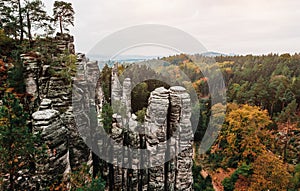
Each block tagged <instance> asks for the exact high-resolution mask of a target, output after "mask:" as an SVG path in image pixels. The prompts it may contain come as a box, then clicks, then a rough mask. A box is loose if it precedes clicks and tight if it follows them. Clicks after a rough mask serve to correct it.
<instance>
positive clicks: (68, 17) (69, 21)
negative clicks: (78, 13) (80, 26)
mask: <svg viewBox="0 0 300 191" xmlns="http://www.w3.org/2000/svg"><path fill="white" fill-rule="evenodd" d="M74 14H75V12H74V9H73V7H72V3H67V2H64V1H55V2H54V8H53V17H54V18H53V20H54V23H55V24H56V23H59V28H60V33H61V34H63V30H66V31H68V28H67V26H68V25H72V26H74Z"/></svg>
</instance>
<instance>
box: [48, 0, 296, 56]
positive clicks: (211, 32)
mask: <svg viewBox="0 0 300 191" xmlns="http://www.w3.org/2000/svg"><path fill="white" fill-rule="evenodd" d="M66 1H68V2H72V4H73V7H74V9H75V12H76V15H75V27H74V28H73V29H72V30H71V33H72V34H73V35H74V36H75V41H76V42H75V44H76V50H77V52H84V53H86V52H88V51H89V50H90V49H91V48H92V47H93V46H94V45H95V44H96V43H97V42H99V41H100V40H101V39H103V38H104V37H106V36H107V35H109V34H111V33H113V32H115V31H118V30H120V29H123V28H126V27H130V26H134V25H140V24H163V25H169V26H172V27H176V28H178V29H181V30H183V31H185V32H187V33H189V34H191V35H192V36H194V37H195V38H196V39H198V40H199V41H200V42H201V43H202V44H203V45H204V46H205V47H206V48H207V49H208V50H209V51H216V52H221V53H235V54H267V53H271V52H273V53H285V52H289V53H295V52H300V1H299V0H73V1H72V0H66ZM43 2H44V3H45V5H46V6H47V9H49V10H51V9H52V4H53V2H54V1H52V0H44V1H43Z"/></svg>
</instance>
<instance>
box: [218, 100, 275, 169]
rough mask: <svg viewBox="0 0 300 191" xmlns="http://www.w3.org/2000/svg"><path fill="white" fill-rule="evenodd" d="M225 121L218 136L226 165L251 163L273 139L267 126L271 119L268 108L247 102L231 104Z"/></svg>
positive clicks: (235, 165) (234, 165)
mask: <svg viewBox="0 0 300 191" xmlns="http://www.w3.org/2000/svg"><path fill="white" fill-rule="evenodd" d="M225 121H226V124H225V125H224V126H223V128H222V131H221V134H220V136H219V138H218V142H219V145H220V144H222V146H221V147H222V148H223V149H222V153H223V155H224V158H223V163H225V165H228V166H231V167H237V165H239V164H242V163H246V164H250V163H251V162H253V161H254V160H255V158H256V157H257V156H258V154H259V153H262V152H263V151H265V150H266V144H267V142H269V141H270V139H271V135H270V132H268V130H267V128H266V127H267V126H268V125H269V124H270V123H271V120H270V117H269V115H268V112H267V111H266V110H262V109H261V108H259V107H256V106H250V105H247V104H246V105H241V106H238V105H236V104H229V105H228V113H227V116H226V119H225Z"/></svg>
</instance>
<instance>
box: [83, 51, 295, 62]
mask: <svg viewBox="0 0 300 191" xmlns="http://www.w3.org/2000/svg"><path fill="white" fill-rule="evenodd" d="M207 53H208V54H207ZM179 54H180V53H175V54H170V55H143V54H121V55H118V56H116V57H114V58H118V59H112V60H126V59H130V60H135V59H136V60H139V59H140V60H142V59H156V58H163V57H170V56H175V55H179ZM197 54H198V53H197ZM199 54H203V55H204V56H207V57H218V56H225V57H226V56H228V57H230V56H248V55H252V56H267V55H270V54H272V55H283V54H290V55H291V56H292V55H295V54H300V52H295V53H289V52H285V53H274V52H270V53H267V54H251V53H249V54H235V53H229V54H227V53H222V52H217V51H207V52H204V53H199ZM210 54H216V55H215V56H211V55H210ZM192 55H195V54H192ZM87 56H88V57H90V58H92V59H97V60H99V61H103V60H106V59H105V58H107V56H104V55H101V54H98V55H92V54H87Z"/></svg>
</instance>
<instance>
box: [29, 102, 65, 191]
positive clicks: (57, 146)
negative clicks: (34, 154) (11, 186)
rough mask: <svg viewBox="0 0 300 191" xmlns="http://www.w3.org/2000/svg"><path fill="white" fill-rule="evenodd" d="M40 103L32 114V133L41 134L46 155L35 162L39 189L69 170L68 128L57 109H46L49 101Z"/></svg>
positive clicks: (48, 106) (58, 179) (57, 179)
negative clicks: (39, 107) (38, 109)
mask: <svg viewBox="0 0 300 191" xmlns="http://www.w3.org/2000/svg"><path fill="white" fill-rule="evenodd" d="M42 103H43V104H42V107H41V110H40V111H37V112H35V113H33V114H32V118H33V133H34V134H40V135H41V141H42V143H44V144H45V146H46V150H47V155H46V156H40V158H38V160H37V161H38V162H37V163H36V171H37V177H38V183H39V185H40V188H39V189H44V188H46V187H47V186H48V185H49V182H55V181H60V180H61V179H62V178H63V177H62V176H63V175H64V174H67V173H68V172H69V171H70V163H69V145H68V130H67V128H66V127H65V126H64V125H63V122H62V120H61V118H60V113H59V111H57V110H54V109H48V108H51V106H50V104H51V101H49V100H44V101H43V102H42ZM39 146H40V147H43V145H39Z"/></svg>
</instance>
